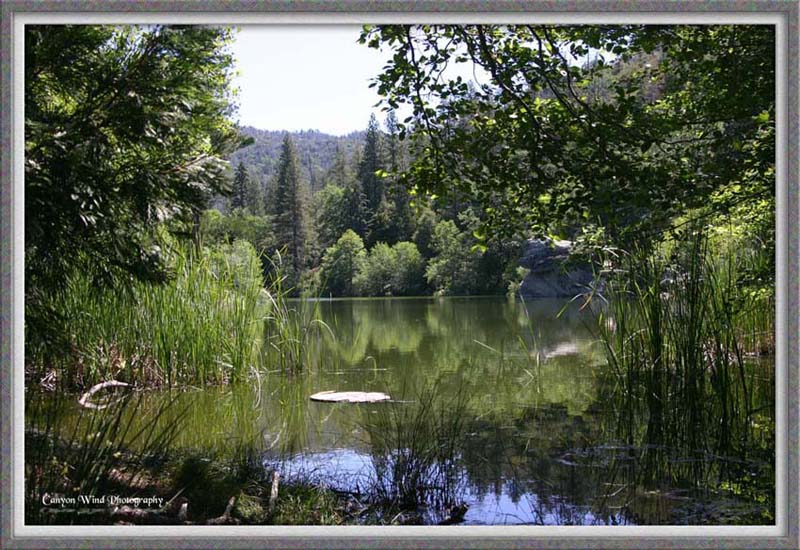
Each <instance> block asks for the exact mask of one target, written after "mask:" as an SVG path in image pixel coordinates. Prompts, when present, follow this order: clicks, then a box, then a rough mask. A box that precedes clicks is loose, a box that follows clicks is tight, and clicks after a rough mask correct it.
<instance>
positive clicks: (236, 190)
mask: <svg viewBox="0 0 800 550" xmlns="http://www.w3.org/2000/svg"><path fill="white" fill-rule="evenodd" d="M248 179H249V178H248V176H247V168H245V166H244V163H243V162H240V163H239V164H238V166H236V174H235V175H234V176H233V190H232V192H231V209H236V208H244V207H245V205H246V204H247V184H248Z"/></svg>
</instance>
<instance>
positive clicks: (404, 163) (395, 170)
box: [386, 111, 414, 242]
mask: <svg viewBox="0 0 800 550" xmlns="http://www.w3.org/2000/svg"><path fill="white" fill-rule="evenodd" d="M386 132H387V136H386V142H387V150H388V159H387V161H388V168H389V172H390V176H389V179H388V180H387V189H386V195H387V199H388V201H389V203H391V205H392V218H391V227H389V228H388V231H387V234H389V235H392V236H393V239H394V240H393V241H392V242H398V241H407V240H409V239H410V238H411V235H412V233H413V232H414V216H413V213H412V211H411V204H410V200H409V194H408V189H407V188H406V186H405V185H404V184H403V183H402V182H401V181H400V180H399V178H398V174H399V173H401V172H403V171H405V170H406V169H407V168H408V150H407V148H406V147H404V144H403V143H402V141H401V140H400V130H399V127H398V122H397V116H396V115H395V112H394V111H389V114H388V115H387V116H386Z"/></svg>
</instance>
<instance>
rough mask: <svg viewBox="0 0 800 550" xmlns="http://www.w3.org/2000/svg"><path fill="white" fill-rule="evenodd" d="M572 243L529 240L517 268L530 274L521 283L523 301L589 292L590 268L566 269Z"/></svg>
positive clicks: (591, 277)
mask: <svg viewBox="0 0 800 550" xmlns="http://www.w3.org/2000/svg"><path fill="white" fill-rule="evenodd" d="M571 250H572V242H571V241H553V240H550V239H529V240H528V241H527V242H526V243H525V247H524V249H523V254H522V258H521V259H520V262H519V264H520V265H521V266H522V267H524V268H526V269H528V270H530V273H528V275H527V276H526V277H525V279H524V280H523V281H522V284H521V285H520V288H519V294H520V296H521V297H523V298H562V297H564V298H571V297H573V296H576V295H578V294H582V293H585V292H587V291H589V290H590V289H591V288H592V284H593V282H594V275H593V273H592V269H591V266H589V265H577V266H576V265H567V260H568V259H569V255H570V251H571Z"/></svg>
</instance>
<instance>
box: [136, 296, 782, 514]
mask: <svg viewBox="0 0 800 550" xmlns="http://www.w3.org/2000/svg"><path fill="white" fill-rule="evenodd" d="M316 305H317V306H318V307H319V311H320V314H321V316H322V319H323V320H324V321H325V322H326V323H327V324H328V325H329V326H330V327H331V329H332V331H333V333H334V334H335V335H336V336H335V338H330V337H329V336H325V334H324V333H321V335H320V338H319V341H318V345H317V346H316V349H315V350H314V357H315V358H316V359H315V361H314V364H313V365H312V366H311V367H310V368H308V369H307V370H306V372H303V373H301V374H298V375H294V376H288V375H286V374H283V373H279V372H272V373H270V374H268V375H265V376H263V377H262V379H261V380H260V385H259V386H258V387H255V388H254V387H253V385H250V386H245V387H238V388H236V387H234V388H225V389H207V390H202V391H194V392H187V393H185V394H184V395H182V396H181V400H183V401H184V402H186V403H188V404H189V412H188V415H187V420H186V422H187V423H186V424H185V429H184V431H183V432H182V433H181V434H180V436H179V438H178V441H177V444H178V445H180V446H186V447H193V448H196V449H202V450H206V451H207V452H208V453H210V454H215V455H217V456H226V455H231V454H233V453H236V452H239V450H240V449H241V448H242V447H244V446H247V445H250V447H251V448H252V447H255V448H256V449H257V450H258V451H259V452H261V453H262V456H263V460H264V462H265V463H266V464H269V465H271V466H276V467H278V468H279V469H280V470H281V472H282V475H283V476H284V478H287V479H291V478H292V477H300V478H303V479H309V478H311V479H315V480H318V481H320V482H322V483H324V484H326V485H333V486H336V487H338V488H341V489H347V490H350V491H354V492H360V491H364V490H366V488H368V487H369V486H370V484H373V485H374V483H375V480H376V479H379V478H380V476H382V475H394V472H396V470H397V469H398V468H397V467H396V460H397V458H396V457H398V456H401V454H400V453H401V452H405V450H408V449H410V448H413V447H414V445H417V448H418V449H422V450H420V451H419V452H430V451H425V450H424V449H423V448H422V447H420V445H419V444H418V443H415V442H414V441H413V437H416V438H417V441H427V440H429V435H430V434H428V435H426V433H425V429H429V430H430V429H433V428H431V426H435V425H436V424H435V422H436V421H438V420H437V418H438V417H437V416H436V415H446V414H447V410H446V408H445V407H444V406H439V405H436V406H432V407H431V408H430V413H429V414H427V413H426V415H422V416H420V415H417V416H415V414H416V412H415V411H418V410H419V407H420V402H419V401H420V398H419V396H420V395H423V394H424V393H425V391H427V390H429V389H430V388H433V387H435V388H436V391H437V396H438V397H437V399H439V401H437V403H449V402H450V401H452V397H453V396H454V395H455V394H457V393H460V394H463V395H465V396H466V399H465V400H464V401H463V403H461V405H460V407H461V409H459V412H458V415H459V416H458V420H459V434H458V435H457V436H453V437H452V438H451V439H452V441H450V443H452V444H453V445H454V447H453V448H452V449H451V450H450V452H449V453H442V454H440V455H436V456H433V457H432V458H430V460H432V462H431V464H432V465H430V468H432V469H430V470H428V473H427V474H426V475H428V476H430V475H432V474H431V473H430V472H435V471H438V470H437V468H439V469H441V468H450V470H451V471H450V473H449V474H448V475H449V476H452V477H453V479H454V480H455V481H457V483H455V481H454V483H455V485H454V487H457V490H458V494H457V495H449V496H447V498H449V499H450V500H452V501H453V502H455V501H456V500H463V501H465V502H467V503H468V504H469V509H468V511H467V513H466V516H465V517H464V521H465V523H468V524H505V523H509V524H511V523H529V524H612V525H618V524H631V523H644V524H659V523H692V522H697V521H702V520H703V518H702V517H701V516H697V515H694V516H693V515H692V514H693V513H694V512H692V511H691V510H690V509H689V508H687V506H688V504H689V503H690V502H692V503H693V502H697V501H702V500H703V499H706V501H708V500H709V499H711V500H713V499H714V498H721V497H719V495H718V496H717V497H715V496H714V495H711V494H709V493H708V491H705V490H704V489H703V481H702V480H699V481H698V479H697V478H694V479H692V477H691V475H688V474H687V473H686V472H687V470H686V469H684V468H682V467H679V466H678V464H679V463H680V461H682V460H687V459H689V458H691V457H686V456H683V455H681V454H680V453H676V452H675V451H674V450H670V449H666V448H661V447H659V446H658V445H652V446H650V447H648V446H643V447H642V446H640V447H636V446H635V445H634V444H633V443H634V441H638V440H639V439H641V438H639V437H638V436H637V438H638V439H637V438H633V439H631V438H628V437H625V434H633V435H635V434H641V433H643V431H644V430H646V428H647V427H646V426H639V425H636V424H633V423H631V425H626V420H625V418H626V417H625V412H626V411H625V409H624V403H621V402H620V401H619V399H618V398H616V397H614V396H615V395H617V393H616V392H615V384H616V382H615V379H614V377H613V376H612V374H611V373H609V372H608V369H607V368H606V367H605V361H604V355H603V350H602V348H601V346H600V345H598V344H597V343H596V342H595V340H594V338H593V336H592V334H591V331H590V329H589V327H590V325H591V323H592V322H593V321H592V318H591V316H590V314H589V312H587V311H581V310H580V309H579V307H577V305H576V306H574V307H567V308H566V309H564V310H563V311H562V308H563V307H564V304H563V302H562V301H547V300H537V301H534V302H529V303H527V304H521V303H518V302H513V301H508V300H505V299H502V298H469V299H468V298H450V299H377V300H376V299H369V300H358V299H354V300H331V301H322V302H320V303H318V304H316ZM758 380H759V379H758V378H757V377H754V383H753V384H752V385H751V387H752V393H753V399H754V400H756V401H758V400H761V401H762V402H764V403H769V399H770V398H771V396H772V394H771V393H770V391H771V390H770V382H771V379H770V378H769V377H768V376H764V377H762V379H761V381H760V382H759V381H758ZM324 390H360V391H380V392H385V393H388V394H389V395H391V396H392V397H393V399H394V400H395V401H397V402H399V403H393V404H380V403H378V404H365V405H350V404H330V403H317V402H312V401H310V400H309V399H308V396H309V395H311V394H312V393H315V392H319V391H324ZM151 399H152V400H153V406H156V403H157V401H158V399H159V397H158V396H157V395H153V396H152V397H151ZM392 407H394V408H395V409H397V410H400V411H407V413H406V412H403V413H402V414H406V417H407V420H403V421H400V422H397V421H395V423H394V424H392V423H391V422H387V414H389V413H388V411H390V410H394V409H391V408H392ZM398 408H399V409H398ZM406 417H403V416H402V415H401V416H399V417H398V418H406ZM414 418H417V419H418V420H417V421H416V422H417V423H416V424H415V423H414V422H415V421H412V420H413V419H414ZM420 418H424V422H423V421H422V420H419V419H420ZM442 418H445V417H444V416H442ZM167 420H168V419H164V421H167ZM425 422H428V424H430V425H426V424H425ZM398 423H399V424H404V425H403V426H399V427H398V425H397V424H398ZM443 425H444V424H443ZM420 426H422V427H420ZM425 426H427V427H425ZM441 429H444V428H436V429H435V430H434V431H435V432H436V433H439V432H438V431H437V430H441ZM391 430H394V432H391ZM390 432H391V433H390ZM408 434H413V437H412V436H410V435H408ZM390 436H391V437H390ZM430 437H433V436H432V435H430ZM404 438H406V439H404ZM387 441H389V443H387ZM392 452H394V453H395V454H394V455H392V454H391V453H392ZM391 456H395V458H394V459H392V458H391ZM387 457H389V458H387ZM750 458H753V457H750ZM392 460H395V462H392ZM736 460H737V461H738V462H736V464H738V466H737V467H739V468H744V469H745V470H747V469H748V468H749V469H750V470H747V471H759V470H758V468H759V467H760V466H758V464H757V463H756V462H754V461H748V460H749V458H748V460H745V459H744V458H742V457H739V458H737V459H736ZM437 461H438V462H437ZM697 464H699V465H702V466H703V476H705V478H706V479H709V478H710V477H709V476H713V475H716V474H718V473H719V471H720V468H722V467H726V466H725V465H730V463H729V462H728V461H727V459H724V458H722V457H711V458H710V459H709V458H708V457H705V458H704V459H703V460H699V461H698V462H697ZM708 464H712V465H713V467H708ZM760 464H761V465H763V464H765V462H764V461H763V460H762V462H761V463H760ZM443 465H445V466H443ZM404 471H407V470H404ZM381 472H383V473H381ZM764 472H766V474H767V475H768V474H769V468H767V469H765V470H764ZM725 498H728V496H726V497H725ZM430 514H432V515H430V517H429V518H428V520H429V521H431V522H434V523H435V522H436V520H437V517H438V516H436V515H435V514H433V512H430Z"/></svg>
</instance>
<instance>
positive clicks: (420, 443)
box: [361, 383, 468, 515]
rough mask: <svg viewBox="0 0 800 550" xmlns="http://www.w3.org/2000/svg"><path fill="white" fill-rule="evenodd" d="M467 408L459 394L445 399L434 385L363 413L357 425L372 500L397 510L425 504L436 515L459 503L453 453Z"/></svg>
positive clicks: (459, 441)
mask: <svg viewBox="0 0 800 550" xmlns="http://www.w3.org/2000/svg"><path fill="white" fill-rule="evenodd" d="M401 393H403V394H404V393H405V392H401ZM406 397H411V400H410V401H407V400H406ZM467 404H468V399H467V395H466V393H465V392H464V391H457V392H454V393H452V394H449V395H448V396H447V397H445V395H444V392H441V391H440V388H439V386H438V384H436V383H434V384H433V385H430V386H427V387H425V388H423V389H422V390H420V391H418V392H416V393H415V395H413V396H405V395H404V396H403V397H402V398H401V399H400V400H398V401H395V402H390V403H386V404H378V405H376V406H375V407H374V408H370V409H365V410H364V412H365V415H364V419H363V420H362V422H361V427H362V428H363V429H364V431H365V432H366V433H367V434H368V437H369V445H370V449H371V459H372V464H373V477H372V480H371V487H370V491H369V492H370V494H371V496H372V498H373V500H375V501H378V502H380V503H382V504H383V505H384V506H386V505H389V506H395V507H398V508H399V509H401V510H416V509H418V508H419V507H421V506H427V507H428V508H429V509H430V510H432V511H434V512H438V513H439V514H440V515H441V514H443V513H444V511H445V510H446V509H447V508H449V507H452V506H455V505H458V504H460V501H459V496H460V490H461V489H462V484H463V483H462V482H463V479H462V475H461V473H462V472H461V465H460V460H459V453H460V451H459V449H460V448H461V446H462V442H463V439H464V422H465V413H466V410H467Z"/></svg>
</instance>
